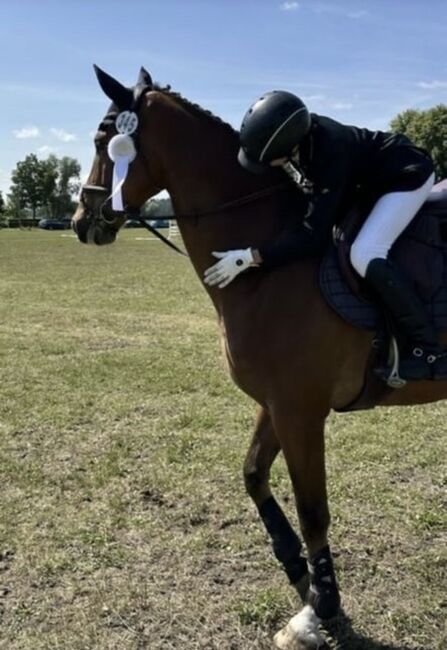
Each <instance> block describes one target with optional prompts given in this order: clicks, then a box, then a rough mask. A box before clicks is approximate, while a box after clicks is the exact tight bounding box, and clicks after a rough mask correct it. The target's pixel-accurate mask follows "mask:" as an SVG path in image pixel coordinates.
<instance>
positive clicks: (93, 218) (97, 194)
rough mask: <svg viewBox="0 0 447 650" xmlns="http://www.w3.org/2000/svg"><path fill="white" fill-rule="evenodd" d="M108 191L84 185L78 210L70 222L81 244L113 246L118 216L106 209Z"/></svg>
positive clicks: (100, 187)
mask: <svg viewBox="0 0 447 650" xmlns="http://www.w3.org/2000/svg"><path fill="white" fill-rule="evenodd" d="M108 197H109V190H108V189H107V188H106V187H102V186H96V185H84V187H83V188H82V191H81V198H80V201H79V205H78V208H77V210H76V212H75V214H74V215H73V219H72V221H71V223H72V228H73V230H74V232H75V233H76V234H77V236H78V239H79V241H80V242H82V243H83V244H95V245H96V246H103V245H105V244H113V242H114V241H115V239H116V234H117V232H118V230H119V225H118V224H117V222H118V220H119V216H120V215H117V214H116V213H114V212H113V211H110V210H109V209H108V204H109V201H108Z"/></svg>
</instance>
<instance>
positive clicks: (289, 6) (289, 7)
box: [281, 0, 300, 11]
mask: <svg viewBox="0 0 447 650" xmlns="http://www.w3.org/2000/svg"><path fill="white" fill-rule="evenodd" d="M299 7H300V5H299V4H298V2H293V1H291V0H286V2H283V3H282V5H281V9H282V10H283V11H296V10H297V9H299Z"/></svg>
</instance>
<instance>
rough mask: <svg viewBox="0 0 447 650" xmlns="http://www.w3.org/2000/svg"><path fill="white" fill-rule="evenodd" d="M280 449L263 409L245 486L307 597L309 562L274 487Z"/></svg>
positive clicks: (284, 562)
mask: <svg viewBox="0 0 447 650" xmlns="http://www.w3.org/2000/svg"><path fill="white" fill-rule="evenodd" d="M279 451H280V445H279V442H278V439H277V438H276V436H275V432H274V430H273V425H272V421H271V419H270V415H269V414H268V412H267V411H266V410H265V409H263V408H261V409H260V411H259V413H258V418H257V422H256V429H255V432H254V436H253V440H252V442H251V445H250V448H249V450H248V453H247V457H246V459H245V463H244V480H245V486H246V488H247V492H248V493H249V495H250V496H251V498H252V499H253V501H254V502H255V504H256V506H257V508H258V511H259V514H260V516H261V519H262V521H263V522H264V525H265V527H266V529H267V532H268V533H269V535H270V537H271V539H272V544H273V552H274V554H275V556H276V558H277V560H279V562H281V564H282V566H283V568H284V570H285V572H286V574H287V577H288V578H289V580H290V582H291V583H292V584H293V585H294V587H295V588H296V589H297V591H298V593H299V594H300V596H301V598H302V599H303V600H304V599H305V597H306V594H307V590H308V587H309V578H308V570H307V562H306V560H305V559H304V557H302V556H301V550H302V544H301V541H300V539H299V538H298V536H297V535H296V534H295V532H294V530H293V529H292V526H291V525H290V523H289V521H288V519H287V517H286V515H285V514H284V512H283V511H282V509H281V507H280V506H279V505H278V503H277V501H276V499H275V498H274V496H273V495H272V492H271V490H270V484H269V477H270V468H271V466H272V463H273V461H274V460H275V458H276V456H277V455H278V452H279Z"/></svg>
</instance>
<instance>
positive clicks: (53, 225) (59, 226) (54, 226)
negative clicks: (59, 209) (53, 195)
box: [37, 219, 70, 230]
mask: <svg viewBox="0 0 447 650" xmlns="http://www.w3.org/2000/svg"><path fill="white" fill-rule="evenodd" d="M37 225H38V227H39V228H43V229H44V230H66V229H67V228H70V222H69V221H61V220H60V219H41V220H40V221H39V223H38V224H37Z"/></svg>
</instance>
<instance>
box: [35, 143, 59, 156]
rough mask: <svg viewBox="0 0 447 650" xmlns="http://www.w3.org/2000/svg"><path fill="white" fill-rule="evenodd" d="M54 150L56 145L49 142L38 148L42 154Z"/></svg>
mask: <svg viewBox="0 0 447 650" xmlns="http://www.w3.org/2000/svg"><path fill="white" fill-rule="evenodd" d="M52 151H55V149H54V147H50V146H49V145H48V144H44V145H42V146H41V147H39V148H38V150H37V152H38V153H42V154H46V153H51V152H52Z"/></svg>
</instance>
